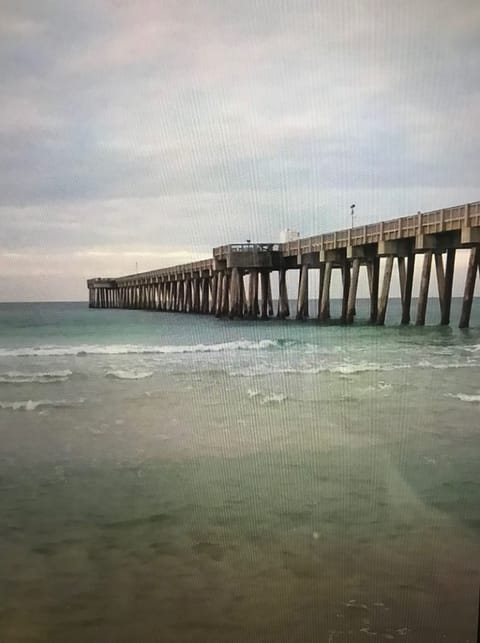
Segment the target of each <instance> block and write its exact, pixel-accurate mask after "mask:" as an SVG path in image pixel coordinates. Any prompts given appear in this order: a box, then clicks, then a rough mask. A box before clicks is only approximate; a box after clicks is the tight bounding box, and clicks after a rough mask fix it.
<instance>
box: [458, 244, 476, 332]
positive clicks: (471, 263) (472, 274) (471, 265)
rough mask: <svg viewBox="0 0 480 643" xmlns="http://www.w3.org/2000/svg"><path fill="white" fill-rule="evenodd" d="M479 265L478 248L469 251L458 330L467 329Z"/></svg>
mask: <svg viewBox="0 0 480 643" xmlns="http://www.w3.org/2000/svg"><path fill="white" fill-rule="evenodd" d="M479 264H480V246H477V247H476V248H472V249H471V250H470V258H469V260H468V268H467V275H466V277H465V290H464V293H463V303H462V312H461V315H460V323H459V328H468V326H469V324H470V314H471V312H472V303H473V296H474V293H475V279H476V277H477V269H478V267H479Z"/></svg>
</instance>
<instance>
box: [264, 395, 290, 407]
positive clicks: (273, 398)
mask: <svg viewBox="0 0 480 643" xmlns="http://www.w3.org/2000/svg"><path fill="white" fill-rule="evenodd" d="M286 399H287V396H286V395H285V394H284V393H272V394H271V395H265V396H264V397H263V399H262V404H271V403H277V404H279V403H280V402H285V400H286Z"/></svg>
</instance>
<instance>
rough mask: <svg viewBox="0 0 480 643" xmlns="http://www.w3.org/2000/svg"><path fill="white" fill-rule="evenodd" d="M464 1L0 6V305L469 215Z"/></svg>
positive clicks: (468, 3) (477, 55) (474, 152)
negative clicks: (375, 225) (251, 247)
mask: <svg viewBox="0 0 480 643" xmlns="http://www.w3.org/2000/svg"><path fill="white" fill-rule="evenodd" d="M479 33H480V2H478V0H451V1H450V2H445V1H443V0H403V1H402V0H395V1H394V0H358V1H356V2H353V1H352V0H331V1H328V2H324V1H322V0H310V1H308V2H307V1H303V0H295V1H293V0H292V1H290V0H255V1H253V0H203V1H199V2H194V1H192V0H182V1H179V0H172V1H166V0H155V1H149V0H144V1H142V0H131V1H129V0H112V1H110V2H107V1H103V2H102V1H101V0H81V2H73V1H70V0H42V1H39V0H22V1H19V0H1V1H0V80H1V93H2V95H1V100H0V238H1V247H0V300H4V301H5V300H7V301H8V300H13V299H20V300H22V299H34V300H42V299H43V300H56V299H67V300H68V299H83V298H85V297H86V292H85V284H84V279H85V278H87V277H90V276H95V275H117V274H122V273H125V272H127V273H131V272H132V271H134V270H135V265H136V263H137V262H138V267H139V269H140V270H147V269H151V268H155V267H161V266H166V265H169V264H175V263H180V262H183V261H190V260H192V259H197V258H202V257H206V256H210V253H211V248H212V247H213V246H215V245H219V244H221V243H226V242H234V241H242V240H244V239H246V238H251V239H255V240H274V241H276V240H278V238H279V232H280V230H281V229H282V228H286V227H291V228H295V229H298V230H299V231H300V232H301V233H302V235H308V234H316V233H320V232H327V231H329V230H332V229H336V228H342V227H345V226H346V225H348V212H349V205H350V204H351V203H353V202H355V203H356V204H357V215H358V216H357V223H358V224H363V223H369V222H372V221H375V220H379V219H383V218H392V217H396V216H400V215H404V214H410V213H413V212H417V210H422V211H427V210H430V209H435V208H438V207H442V206H444V207H446V206H448V205H454V204H457V203H464V202H467V201H475V200H478V199H479V198H480V189H479V188H480V185H479V176H480V152H479V150H480V128H479V127H478V119H479V115H480V72H479V70H480V44H479V43H480V39H479Z"/></svg>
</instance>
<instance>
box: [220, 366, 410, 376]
mask: <svg viewBox="0 0 480 643" xmlns="http://www.w3.org/2000/svg"><path fill="white" fill-rule="evenodd" d="M404 368H412V366H411V364H376V363H366V362H361V363H358V364H323V365H321V366H303V367H298V368H297V367H294V366H283V367H278V368H277V367H276V366H274V367H272V365H271V364H255V365H254V366H250V367H246V368H242V369H238V370H231V371H229V375H230V376H231V377H257V376H260V375H272V374H275V375H279V374H282V375H319V374H320V373H336V374H340V375H355V374H357V373H365V372H367V371H378V372H386V371H394V370H397V369H404Z"/></svg>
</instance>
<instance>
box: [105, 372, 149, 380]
mask: <svg viewBox="0 0 480 643" xmlns="http://www.w3.org/2000/svg"><path fill="white" fill-rule="evenodd" d="M106 375H107V377H112V378H113V379H117V380H143V379H145V378H147V377H151V376H152V375H153V371H140V370H131V371H127V370H111V371H107V374H106Z"/></svg>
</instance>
